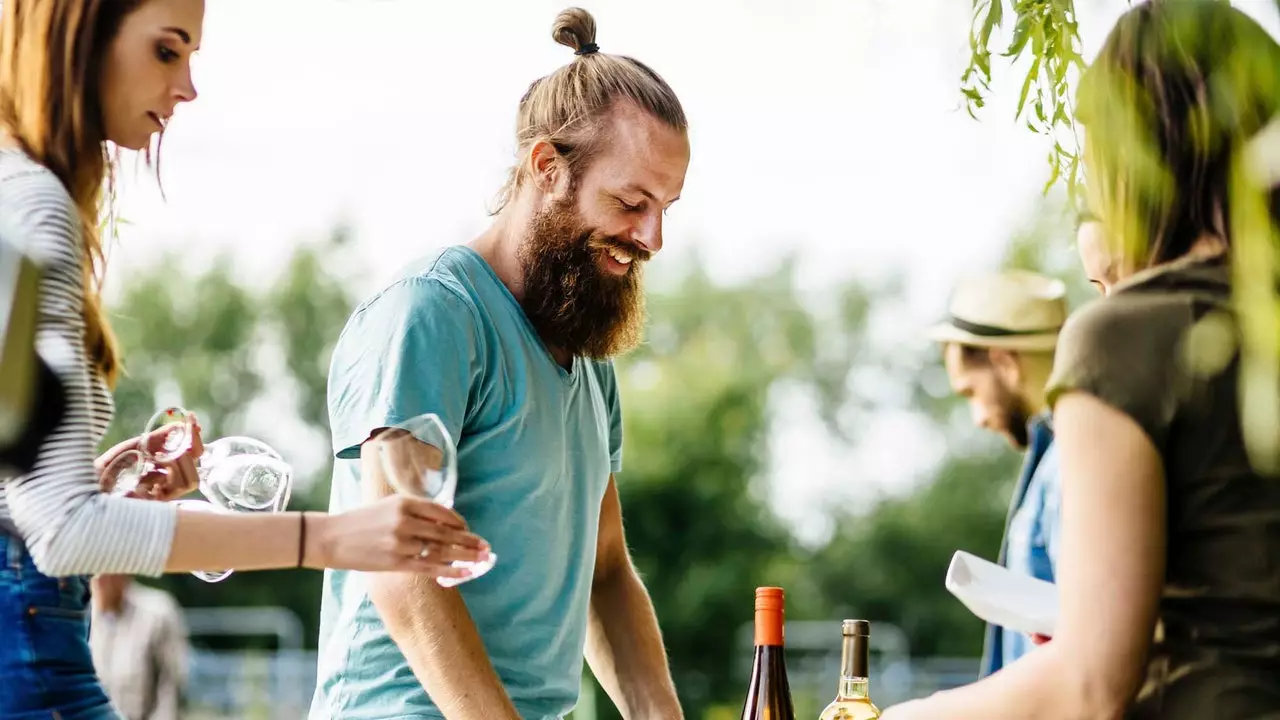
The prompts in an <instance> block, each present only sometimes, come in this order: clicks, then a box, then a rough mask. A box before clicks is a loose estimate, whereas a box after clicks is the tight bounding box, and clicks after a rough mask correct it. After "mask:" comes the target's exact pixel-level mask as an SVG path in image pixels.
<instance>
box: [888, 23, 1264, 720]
mask: <svg viewBox="0 0 1280 720" xmlns="http://www.w3.org/2000/svg"><path fill="white" fill-rule="evenodd" d="M1278 109H1280V46H1277V44H1276V42H1275V41H1274V40H1273V39H1272V38H1271V37H1270V36H1269V35H1268V34H1267V32H1266V31H1265V30H1263V29H1262V28H1261V27H1260V26H1258V25H1257V24H1256V23H1255V22H1253V21H1252V20H1251V19H1249V18H1248V17H1247V16H1246V15H1244V14H1243V13H1241V12H1239V11H1238V10H1235V9H1233V8H1231V7H1230V6H1229V5H1228V4H1227V3H1225V2H1221V1H1220V0H1160V1H1158V2H1149V3H1141V4H1138V5H1136V6H1135V7H1134V8H1133V9H1132V10H1130V11H1129V12H1128V13H1126V14H1125V15H1124V16H1123V17H1122V18H1121V19H1120V20H1119V22H1118V23H1117V25H1116V27H1115V29H1114V30H1113V31H1112V32H1111V34H1110V36H1109V37H1108V38H1107V41H1106V44H1105V45H1104V47H1103V49H1102V51H1101V53H1100V55H1099V57H1098V58H1097V60H1096V61H1095V63H1094V65H1093V66H1091V67H1090V69H1089V70H1088V71H1087V72H1086V73H1085V75H1084V77H1083V78H1082V79H1081V84H1080V91H1079V102H1078V111H1077V113H1078V119H1079V120H1080V121H1081V123H1082V125H1083V126H1084V130H1085V141H1086V148H1085V163H1086V169H1087V183H1088V185H1089V196H1090V200H1091V204H1092V206H1093V208H1092V209H1093V210H1094V211H1096V212H1097V214H1098V216H1099V217H1100V218H1102V225H1103V226H1104V228H1105V233H1104V237H1105V241H1104V244H1105V245H1106V247H1105V248H1103V249H1101V251H1099V250H1100V249H1099V248H1097V247H1093V248H1085V247H1083V246H1082V248H1081V250H1082V252H1081V255H1082V260H1084V261H1085V262H1086V265H1087V266H1088V267H1087V268H1086V270H1087V271H1088V272H1089V274H1090V276H1091V277H1090V279H1091V280H1094V281H1095V282H1096V283H1097V284H1099V285H1101V286H1104V287H1106V288H1107V296H1106V297H1104V298H1102V299H1100V300H1098V301H1097V302H1095V303H1093V304H1091V305H1090V306H1088V307H1086V308H1084V309H1082V310H1081V311H1079V312H1078V313H1077V314H1076V315H1075V316H1074V317H1072V318H1071V320H1070V321H1069V322H1068V323H1067V325H1066V327H1065V328H1064V329H1063V331H1062V335H1061V338H1060V340H1059V343H1058V350H1057V356H1056V359H1055V369H1054V373H1053V376H1052V378H1051V380H1050V383H1049V391H1048V397H1049V399H1050V403H1051V404H1052V407H1053V422H1054V430H1055V434H1056V440H1057V444H1058V452H1059V458H1060V462H1061V471H1062V495H1063V497H1062V514H1063V515H1062V526H1063V529H1062V543H1063V545H1062V551H1061V556H1060V558H1059V566H1058V577H1057V585H1058V594H1059V599H1060V603H1061V605H1060V613H1059V616H1058V623H1057V632H1056V636H1055V637H1054V638H1053V639H1052V640H1051V641H1049V642H1047V643H1045V644H1043V645H1042V646H1040V647H1039V648H1037V649H1036V650H1034V651H1032V652H1031V653H1029V654H1028V655H1026V656H1024V657H1023V658H1021V659H1020V660H1019V661H1018V662H1016V663H1013V664H1011V665H1009V666H1008V667H1006V668H1004V669H1003V670H1001V671H1000V672H998V673H996V674H994V675H992V676H990V677H988V678H986V679H984V680H982V681H981V682H978V683H975V684H973V685H969V686H966V687H963V688H957V689H955V690H951V691H947V692H942V693H938V694H936V695H934V696H932V697H930V698H927V699H924V700H921V701H918V702H912V703H907V704H904V705H901V706H898V707H896V708H891V709H890V710H888V711H887V712H886V713H885V716H884V717H886V718H889V719H890V720H907V719H908V718H930V719H931V720H934V719H946V720H962V719H963V718H982V719H983V720H991V719H992V718H1019V719H1020V720H1021V719H1023V718H1089V719H1091V720H1092V719H1095V718H1121V717H1130V718H1144V719H1145V718H1164V719H1167V720H1184V719H1185V720H1190V719H1192V718H1195V719H1196V720H1201V719H1203V718H1214V720H1244V719H1245V718H1249V719H1251V720H1252V719H1261V718H1280V478H1276V477H1264V476H1262V474H1261V473H1260V472H1259V471H1257V470H1256V469H1255V468H1253V467H1251V465H1250V462H1249V458H1248V457H1247V455H1246V451H1245V446H1244V441H1243V439H1242V428H1241V414H1240V409H1239V400H1240V398H1239V389H1240V357H1239V352H1238V346H1239V341H1238V339H1237V338H1238V327H1239V321H1238V319H1237V318H1236V317H1235V315H1234V313H1233V307H1232V299H1231V298H1232V284H1233V280H1232V272H1231V262H1230V253H1231V252H1233V248H1234V247H1239V246H1240V245H1241V244H1242V243H1243V242H1245V241H1246V237H1245V236H1246V235H1248V237H1247V241H1248V242H1252V243H1258V242H1263V243H1270V244H1271V246H1272V247H1275V236H1274V235H1273V236H1272V237H1271V238H1267V237H1263V235H1262V234H1263V233H1265V232H1267V231H1268V230H1267V229H1249V230H1244V229H1243V228H1241V227H1234V228H1233V227H1232V226H1231V224H1230V221H1231V220H1232V218H1233V214H1232V204H1231V203H1230V202H1228V200H1234V201H1237V202H1238V201H1239V200H1240V199H1241V197H1242V195H1239V194H1236V191H1237V190H1239V188H1232V189H1231V190H1232V191H1231V192H1229V187H1228V186H1229V183H1230V178H1231V175H1232V172H1233V171H1234V170H1236V169H1237V168H1238V167H1240V166H1239V163H1240V162H1241V158H1242V157H1244V156H1245V153H1247V152H1251V151H1253V150H1254V149H1255V148H1254V146H1253V145H1252V144H1251V141H1253V140H1254V139H1255V138H1256V136H1257V134H1258V133H1259V132H1260V131H1262V130H1263V128H1264V126H1266V125H1267V124H1268V123H1274V122H1278V121H1280V115H1277V110H1278ZM1155 168H1163V170H1164V171H1165V172H1164V173H1159V172H1157V171H1156V170H1155ZM1245 192H1250V193H1252V194H1253V197H1254V198H1263V197H1264V196H1265V200H1266V202H1267V203H1269V207H1270V211H1271V216H1272V217H1271V223H1272V226H1273V227H1272V228H1271V229H1270V232H1273V233H1274V232H1277V230H1276V228H1277V227H1280V191H1277V189H1276V188H1274V187H1270V188H1267V187H1254V188H1248V189H1247V190H1245ZM1095 238H1096V236H1095ZM1094 244H1095V245H1096V243H1094ZM1224 350H1225V352H1223V351H1224ZM1215 351H1216V352H1215ZM1255 392H1256V390H1255ZM1262 392H1270V393H1275V390H1274V388H1273V389H1270V390H1267V389H1265V388H1263V389H1262ZM1270 400H1271V401H1272V402H1275V401H1280V397H1273V398H1270Z"/></svg>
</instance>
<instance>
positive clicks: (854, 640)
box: [818, 620, 880, 720]
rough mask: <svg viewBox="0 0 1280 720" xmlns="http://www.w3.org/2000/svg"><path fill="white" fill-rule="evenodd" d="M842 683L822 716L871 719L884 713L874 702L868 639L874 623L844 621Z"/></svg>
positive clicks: (843, 719) (821, 719) (829, 719)
mask: <svg viewBox="0 0 1280 720" xmlns="http://www.w3.org/2000/svg"><path fill="white" fill-rule="evenodd" d="M840 634H841V635H842V636H843V637H842V638H841V640H842V644H841V648H840V687H839V688H838V689H837V690H836V699H835V700H832V701H831V704H830V705H827V709H826V710H823V711H822V714H821V715H819V716H818V720H871V718H878V717H880V708H878V707H876V706H875V704H874V703H872V702H871V687H870V682H871V681H870V677H869V675H870V672H869V669H868V667H867V666H868V664H869V663H868V658H867V655H868V651H867V645H868V641H869V640H870V639H871V623H869V622H867V621H866V620H845V621H844V622H843V623H841V624H840Z"/></svg>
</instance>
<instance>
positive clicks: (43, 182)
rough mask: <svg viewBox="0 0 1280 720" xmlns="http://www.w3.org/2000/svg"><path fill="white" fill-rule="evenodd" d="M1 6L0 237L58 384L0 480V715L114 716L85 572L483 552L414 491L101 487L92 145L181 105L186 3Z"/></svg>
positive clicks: (189, 10)
mask: <svg viewBox="0 0 1280 720" xmlns="http://www.w3.org/2000/svg"><path fill="white" fill-rule="evenodd" d="M2 6H3V10H2V12H3V15H2V16H0V234H2V235H3V236H4V237H5V238H6V239H8V240H9V241H11V242H15V243H18V244H19V245H20V246H21V247H23V249H24V250H25V251H27V252H29V253H30V254H32V255H33V256H35V257H37V258H38V259H39V260H40V261H41V262H42V264H43V266H44V278H43V280H42V281H41V288H40V290H41V300H40V303H41V304H40V318H39V330H38V333H39V334H38V338H37V347H38V350H39V352H40V354H41V355H42V357H43V358H44V359H45V360H46V361H47V362H48V363H49V364H50V365H51V366H52V367H53V368H54V370H55V371H56V372H57V374H58V376H59V378H60V379H61V381H62V382H63V384H64V385H65V386H66V413H65V417H64V419H63V420H62V422H61V424H60V425H59V427H58V428H57V429H56V430H55V431H54V432H53V433H52V434H51V435H50V436H49V437H48V439H47V440H46V441H45V442H44V443H43V445H42V446H41V447H40V450H39V453H38V457H37V460H36V462H35V465H34V467H33V469H32V470H31V472H29V473H28V474H25V475H21V476H14V477H0V558H2V559H3V561H4V564H3V566H0V638H3V642H0V717H5V718H28V717H29V718H37V717H38V718H48V717H50V716H51V715H52V716H53V717H60V718H65V719H68V720H69V719H71V718H87V719H94V720H98V719H102V718H116V717H117V713H116V712H115V711H114V710H113V709H112V708H111V706H110V704H109V702H108V700H107V697H106V695H105V694H104V693H103V691H102V689H101V687H100V685H99V684H98V681H97V679H96V677H95V674H94V668H93V663H92V659H91V656H90V651H89V645H88V641H87V635H88V626H87V613H88V597H87V596H88V583H87V578H86V577H85V576H86V575H91V574H98V573H127V574H135V575H149V576H156V575H159V574H161V573H165V572H187V571H194V570H209V571H217V570H222V569H238V570H254V569H267V568H287V567H309V568H342V569H352V570H363V571H383V570H400V571H405V570H409V571H418V572H421V573H425V574H430V575H434V576H436V577H464V576H466V574H467V571H466V570H464V569H458V568H454V567H453V565H452V563H453V561H455V560H463V561H480V560H484V559H487V557H488V553H487V545H486V544H485V543H484V541H483V540H481V539H480V538H478V537H476V536H474V535H472V534H471V533H469V532H467V531H466V527H465V523H464V522H463V521H462V519H461V518H460V517H458V516H457V515H456V514H455V513H453V512H452V511H451V510H448V509H446V508H444V507H441V506H439V505H437V504H434V503H431V502H429V501H425V500H416V499H407V498H403V497H391V498H386V499H383V500H381V501H378V502H375V503H371V504H368V505H365V506H362V507H360V508H358V509H355V510H352V511H350V512H345V513H342V514H337V515H326V514H324V513H305V514H300V513H282V514H278V515H274V514H262V515H259V514H213V513H193V512H184V511H180V510H179V508H178V507H176V506H174V505H173V504H171V503H167V502H154V501H148V500H144V499H139V498H133V497H121V496H114V495H109V494H106V493H104V492H103V491H102V487H103V485H104V484H110V483H111V482H113V479H112V478H104V477H102V467H104V466H105V465H106V464H107V463H105V462H103V461H99V462H97V463H95V460H94V456H93V453H94V448H95V447H96V445H97V444H98V442H99V441H100V440H101V438H102V435H103V433H104V432H105V431H106V429H107V426H108V424H109V423H110V420H111V414H112V404H111V395H110V388H111V387H112V385H113V383H114V381H115V378H116V376H117V374H118V372H119V367H120V363H119V354H118V349H117V347H116V343H115V340H114V338H113V337H112V334H111V330H110V326H109V324H108V322H107V318H106V314H105V312H104V310H103V307H102V295H101V292H100V287H101V277H102V270H103V268H102V260H103V253H102V244H101V238H100V235H99V229H98V220H99V216H100V213H101V211H102V210H103V195H104V189H105V188H106V186H107V178H108V177H109V175H110V169H111V165H112V161H111V157H110V155H109V152H110V150H111V148H112V146H116V147H120V148H126V149H130V150H148V149H149V148H150V146H151V143H152V140H153V138H155V137H156V136H157V135H158V134H160V133H162V132H163V129H164V126H165V123H166V122H167V121H168V119H169V117H170V116H171V115H172V113H173V110H174V108H175V107H176V106H177V105H179V104H181V103H184V102H191V101H192V100H194V99H195V97H196V91H195V88H194V86H193V85H192V81H191V69H190V60H191V55H192V53H193V52H195V51H196V49H197V48H198V47H199V45H200V39H201V27H202V24H203V21H204V2H203V1H202V0H4V1H3V3H2ZM157 147H158V146H157ZM194 446H195V447H194V448H193V450H192V451H190V452H189V453H188V454H187V455H186V456H184V457H183V458H181V459H179V460H178V461H177V462H176V463H174V464H172V465H171V466H170V467H168V468H167V470H168V471H169V474H168V481H167V482H168V484H167V485H162V486H159V487H156V488H153V492H152V494H151V495H152V497H153V498H160V499H171V498H173V497H177V496H179V495H181V494H183V493H185V492H187V491H189V490H190V489H192V488H193V487H194V484H195V458H197V457H199V452H200V443H199V439H198V436H197V437H196V439H195V442H194ZM122 449H123V448H119V447H118V448H114V449H113V451H114V452H118V451H120V450H122Z"/></svg>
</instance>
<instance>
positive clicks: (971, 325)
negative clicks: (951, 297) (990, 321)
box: [951, 315, 1059, 337]
mask: <svg viewBox="0 0 1280 720" xmlns="http://www.w3.org/2000/svg"><path fill="white" fill-rule="evenodd" d="M951 324H952V325H954V326H955V327H956V329H958V330H963V331H965V332H967V333H969V334H970V335H978V336H980V337H1014V336H1018V335H1049V334H1052V333H1056V332H1058V330H1059V328H1056V327H1053V328H1043V329H1039V330H1010V329H1008V328H1002V327H996V326H995V325H983V324H981V323H975V322H969V321H968V320H965V319H963V318H958V317H956V316H955V315H952V316H951Z"/></svg>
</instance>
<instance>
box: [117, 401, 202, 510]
mask: <svg viewBox="0 0 1280 720" xmlns="http://www.w3.org/2000/svg"><path fill="white" fill-rule="evenodd" d="M194 439H195V416H194V415H192V414H191V413H190V412H189V411H187V410H185V409H183V408H181V407H177V406H170V407H166V408H164V409H162V410H159V411H157V412H156V414H154V415H152V416H151V419H150V420H148V421H147V426H146V427H145V428H143V430H142V435H141V437H140V439H139V441H138V446H137V447H138V449H136V450H128V451H125V452H123V453H120V455H118V456H117V457H116V458H115V459H114V460H112V461H111V463H110V464H109V465H108V466H107V467H106V469H105V470H106V473H105V474H106V475H107V476H108V477H114V478H115V484H114V485H113V486H112V487H111V492H112V493H113V494H115V495H124V494H127V493H129V492H132V491H133V490H136V489H137V487H138V483H139V482H141V481H142V478H143V477H144V476H145V475H147V474H148V473H151V472H157V471H158V472H165V471H164V470H160V469H159V468H157V465H158V464H160V463H170V462H173V461H175V460H177V459H178V458H180V457H182V454H183V453H185V452H187V451H188V450H190V449H191V444H192V442H193V440H194Z"/></svg>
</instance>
